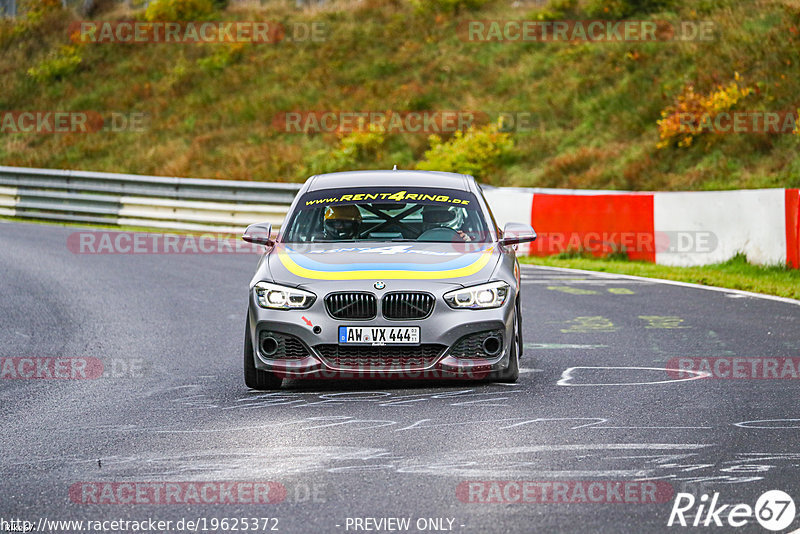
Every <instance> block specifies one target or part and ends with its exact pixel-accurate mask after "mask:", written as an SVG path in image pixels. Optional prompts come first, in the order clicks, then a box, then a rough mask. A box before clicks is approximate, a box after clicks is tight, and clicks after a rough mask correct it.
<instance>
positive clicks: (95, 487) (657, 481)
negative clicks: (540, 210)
mask: <svg viewBox="0 0 800 534" xmlns="http://www.w3.org/2000/svg"><path fill="white" fill-rule="evenodd" d="M76 231H79V229H77V228H66V227H54V226H45V225H37V224H22V223H8V222H5V223H0V302H2V313H0V341H1V342H2V354H0V357H2V358H4V362H3V364H2V366H0V372H2V373H3V375H4V376H3V379H2V380H0V414H1V415H2V432H0V444H2V456H1V457H0V476H2V480H3V485H2V489H0V517H2V518H3V519H4V520H8V519H9V518H11V519H14V518H16V519H22V520H26V521H30V522H32V523H33V524H34V525H35V527H34V528H37V529H38V528H41V530H45V531H49V532H67V531H68V532H88V531H90V530H87V529H86V528H83V526H82V527H81V529H77V528H74V525H73V526H72V528H64V529H58V528H57V527H54V526H53V525H52V524H51V523H49V522H50V521H57V520H59V521H60V520H84V521H89V520H91V521H109V520H136V521H139V520H145V519H154V520H163V521H167V520H169V521H172V522H173V523H172V525H175V524H176V522H178V521H180V520H183V521H184V523H183V526H184V529H183V530H179V529H176V528H175V527H174V526H173V527H171V528H170V529H169V531H170V532H190V531H191V532H203V531H206V532H213V531H228V532H232V531H234V529H233V528H230V527H231V526H232V523H231V522H229V523H227V526H228V527H229V528H227V529H223V528H220V527H219V525H217V527H218V528H212V520H216V521H220V520H222V519H224V518H239V519H237V521H238V522H240V525H239V527H238V528H237V529H236V530H238V531H242V530H244V529H243V528H242V524H244V521H242V520H241V518H276V519H277V521H275V520H273V519H270V520H269V521H259V524H258V525H257V527H258V528H257V529H256V530H258V531H262V530H263V531H271V530H272V529H273V527H274V528H276V529H277V530H278V531H280V532H292V533H294V532H356V531H361V532H364V531H368V530H366V529H367V528H372V529H373V530H371V531H377V530H380V531H389V530H390V527H392V525H394V526H397V524H395V523H387V522H386V521H385V520H386V519H387V518H409V519H410V523H409V525H410V526H409V527H408V528H407V529H406V530H395V531H409V532H420V531H426V532H442V531H452V532H459V533H483V532H578V531H582V532H670V531H672V532H674V531H686V532H694V531H698V530H701V531H703V532H731V531H735V532H768V531H767V530H765V529H764V528H762V527H761V526H760V525H759V524H758V523H757V522H756V521H755V519H752V518H751V519H750V520H749V522H748V523H747V524H745V525H744V526H743V527H740V528H732V527H730V526H729V525H728V524H727V523H725V526H724V527H714V526H710V527H708V528H705V529H704V528H703V527H692V526H689V527H686V528H681V527H679V526H673V527H667V522H668V519H669V516H670V511H671V509H672V506H673V503H674V500H675V496H676V495H677V494H678V493H680V492H683V493H689V494H692V495H693V496H696V497H697V502H698V504H699V503H700V496H702V495H704V494H705V495H709V496H711V495H713V494H714V493H718V494H719V497H718V499H719V503H726V504H735V503H743V504H748V505H750V506H755V504H756V500H757V499H758V497H759V496H760V495H761V494H762V493H764V492H765V491H767V490H773V489H776V490H783V491H785V492H787V493H788V494H789V495H791V496H792V497H794V500H795V501H796V502H797V504H798V512H800V500H799V499H800V387H799V386H800V374H799V373H800V370H798V369H797V363H798V360H797V358H798V357H800V306H797V305H794V304H789V303H785V302H780V301H777V300H768V299H760V298H750V297H746V296H742V295H740V294H735V293H730V292H720V291H708V290H702V289H696V288H688V287H680V286H674V285H665V284H659V283H654V282H649V281H642V280H633V279H626V278H623V277H615V276H608V275H607V276H595V275H584V274H576V273H574V272H567V271H559V270H551V269H539V268H533V267H530V268H529V267H526V268H524V269H523V281H524V296H523V318H524V321H523V327H524V342H525V347H526V348H525V354H524V357H523V360H522V368H523V371H522V373H523V374H522V375H521V378H520V380H519V382H518V383H517V384H515V385H502V384H482V383H453V382H452V381H450V382H448V381H440V382H435V383H432V382H431V381H419V382H415V383H413V384H408V383H402V382H397V381H363V380H362V381H346V382H343V381H333V380H328V381H325V380H317V381H291V382H289V383H288V384H285V385H284V388H283V389H282V390H281V391H280V392H274V393H264V392H255V391H249V390H248V389H247V388H246V387H245V386H244V383H243V380H242V368H241V367H242V362H241V360H242V340H243V331H244V321H245V310H246V298H247V284H248V282H249V280H250V277H251V276H252V273H253V272H254V268H255V264H256V261H257V256H255V255H253V254H160V255H155V254H154V255H133V254H116V255H114V254H102V255H82V254H75V253H73V252H71V251H70V250H69V249H68V248H67V237H68V236H69V235H70V234H71V233H73V232H76ZM24 358H59V359H63V358H67V359H82V360H81V361H83V362H84V364H85V362H86V361H89V362H90V367H91V365H93V364H91V362H97V361H98V360H99V361H100V362H102V372H103V374H102V375H99V374H95V376H92V377H90V378H92V379H78V378H76V379H55V378H53V379H47V378H45V379H20V378H17V379H14V378H13V377H12V376H9V374H10V373H13V372H16V371H19V370H20V369H22V367H21V366H20V365H18V364H19V363H20V361H21V359H24ZM791 358H795V359H794V360H793V359H791ZM95 359H96V360H95ZM679 359H683V360H679ZM691 359H694V360H691ZM678 361H684V362H685V361H690V362H692V361H695V362H698V366H700V365H706V366H708V365H711V369H712V375H711V376H710V377H706V378H703V377H704V376H706V374H704V373H703V372H702V371H697V372H694V373H692V372H687V373H684V374H683V375H679V374H678V373H677V372H676V371H667V369H675V365H676V362H678ZM8 362H10V363H8ZM720 362H722V363H721V364H720ZM68 363H69V364H70V365H72V364H73V363H74V360H69V361H68ZM65 365H66V364H65ZM715 365H716V367H714V366H715ZM8 366H11V367H10V368H9V367H8ZM792 366H793V367H792ZM726 370H727V371H728V376H727V377H724V376H722V375H723V374H725V371H726ZM72 371H74V369H72ZM72 371H70V372H72ZM79 371H80V369H79ZM42 372H44V371H42ZM89 374H91V373H89ZM733 374H735V375H736V376H737V377H736V378H731V375H733ZM79 375H80V373H79ZM79 375H78V376H79ZM776 377H778V378H776ZM233 481H239V482H245V481H249V482H256V483H261V485H262V486H264V484H263V483H265V482H267V481H269V482H273V483H275V484H273V485H268V486H267V487H268V489H269V499H272V498H273V496H274V495H279V497H276V498H274V499H273V500H276V501H280V502H273V503H263V502H261V503H256V504H249V503H248V502H246V501H247V500H248V498H249V497H252V492H251V493H247V492H245V493H243V494H239V497H237V498H238V499H239V502H237V503H234V504H231V503H229V502H228V503H226V504H218V503H217V502H218V501H216V500H215V498H217V497H218V495H216V494H209V495H210V496H209V495H206V496H205V497H208V498H205V497H204V496H202V495H201V497H200V499H199V500H198V499H197V498H194V499H192V498H190V495H189V493H188V492H189V491H190V489H191V488H196V487H199V486H200V483H202V482H205V483H210V484H211V485H210V486H207V487H212V488H216V490H215V491H217V492H219V491H221V490H219V488H220V487H221V486H220V484H222V483H229V482H233ZM491 481H495V482H494V484H493V483H492V482H491ZM498 481H499V482H498ZM508 481H515V482H518V483H519V482H522V481H529V482H530V481H532V482H539V483H548V482H549V483H551V484H552V486H544V485H542V484H539V485H538V486H536V487H539V488H551V489H553V490H554V489H555V488H556V487H560V488H561V489H564V488H568V491H567V492H566V493H564V492H562V493H561V494H560V496H557V495H556V494H555V493H551V494H550V496H549V497H548V498H545V499H544V500H545V501H547V502H539V500H537V499H536V498H529V499H528V502H509V501H514V500H515V499H516V497H515V495H518V494H517V493H515V492H514V491H506V494H507V495H505V496H503V489H506V490H508V488H516V486H510V485H509V482H508ZM592 481H602V482H603V483H604V485H602V487H603V488H609V487H612V486H613V487H614V488H617V490H618V489H619V488H620V487H626V488H634V490H635V489H636V488H642V487H644V486H643V484H641V483H642V482H643V481H653V485H652V486H650V487H651V488H652V487H657V488H658V494H657V497H658V498H656V499H655V501H657V502H652V501H653V499H650V501H649V502H641V501H642V500H645V501H647V500H648V499H646V498H643V497H641V496H638V497H637V495H638V494H637V495H631V496H628V497H626V496H625V493H624V490H620V491H623V493H622V496H623V497H624V499H623V500H624V501H625V502H619V500H620V499H619V498H618V497H619V495H618V493H616V491H617V490H612V491H605V492H604V493H602V492H601V493H598V491H599V490H598V489H597V488H598V487H600V486H595V488H594V490H591V491H593V492H594V493H592V495H594V497H597V496H598V495H599V499H598V498H595V499H594V500H591V499H588V498H586V497H584V498H581V495H582V494H581V493H578V494H575V491H576V488H578V487H579V486H580V488H583V489H586V488H588V487H589V486H588V484H589V483H590V482H592ZM187 482H196V483H198V484H197V485H191V484H185V483H187ZM125 483H128V484H129V485H128V486H124V484H125ZM130 483H137V484H138V485H130ZM158 483H173V484H172V486H173V488H175V487H177V488H178V489H179V490H180V493H173V494H172V496H173V501H172V502H170V500H169V498H168V497H167V496H166V494H163V493H162V494H161V496H160V497H158V499H156V500H158V501H159V502H158V503H156V504H153V503H152V500H148V499H151V498H152V495H155V494H156V493H155V492H156V491H161V490H160V489H158V488H162V486H158ZM178 483H184V484H178ZM470 483H472V484H474V485H473V486H470V485H469V484H470ZM582 483H585V484H582ZM147 484H150V486H146V485H147ZM215 484H216V485H215ZM615 484H616V485H615ZM624 484H627V486H621V485H624ZM134 487H136V488H139V489H140V490H141V492H142V493H141V494H137V496H136V497H133V495H134V491H138V489H137V490H131V489H130V488H134ZM253 487H254V486H253ZM520 487H522V486H520ZM120 488H125V490H124V491H122V490H120ZM142 488H145V489H142ZM147 488H150V489H147ZM152 488H157V489H152ZM163 488H166V486H163ZM187 488H189V489H187ZM476 488H477V489H476ZM498 488H501V489H499V490H498ZM580 488H578V489H580ZM262 489H263V487H262ZM164 491H166V489H164ZM209 491H211V490H209ZM253 491H254V492H255V490H253ZM273 491H275V493H274V494H273V493H272V492H273ZM104 492H107V493H104ZM283 492H285V493H283ZM120 495H122V496H124V499H121V500H128V501H130V500H131V499H134V500H136V499H138V500H139V501H141V502H124V503H120V502H114V501H115V499H117V498H119V497H120ZM215 495H216V496H215ZM650 496H651V497H652V493H651V494H650ZM261 497H264V494H261ZM262 500H264V499H262ZM487 500H488V501H490V502H485V501H487ZM517 500H519V499H517ZM709 500H710V499H709ZM165 501H166V502H165ZM476 501H477V502H476ZM498 501H504V502H498ZM553 501H555V502H553ZM609 501H611V502H609ZM706 504H708V503H706ZM696 509H697V506H695V507H694V509H692V510H688V511H687V512H686V514H685V515H686V519H687V521H693V520H694V518H695V515H697V514H696V513H695V512H696ZM730 509H731V507H729V508H728V509H727V511H726V513H723V514H721V520H722V521H725V518H726V515H727V512H728V511H730ZM798 515H800V514H798ZM704 518H705V516H704V515H702V517H701V519H704ZM373 519H374V520H375V521H379V520H384V522H383V523H374V522H372V520H373ZM356 520H360V521H356ZM187 521H191V522H198V521H199V522H200V523H199V524H196V525H193V526H194V528H188V526H187V523H186V522H187ZM379 524H380V525H381V527H378V528H375V527H376V526H377V525H379ZM712 524H713V523H712ZM47 525H50V528H46V526H47ZM203 525H204V526H205V528H203ZM110 527H113V525H109V528H110ZM798 528H800V517H798V518H797V519H796V520H795V521H794V523H792V524H791V526H789V527H787V528H785V529H783V530H782V531H783V532H789V531H792V530H796V529H798ZM249 530H250V531H251V532H252V530H253V529H252V528H249ZM111 531H113V529H111ZM117 531H127V532H130V530H124V529H117Z"/></svg>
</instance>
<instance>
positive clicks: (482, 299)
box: [444, 282, 508, 309]
mask: <svg viewBox="0 0 800 534" xmlns="http://www.w3.org/2000/svg"><path fill="white" fill-rule="evenodd" d="M506 297H508V284H506V283H505V282H490V283H488V284H481V285H479V286H472V287H465V288H464V289H456V290H455V291H450V292H449V293H445V294H444V300H445V302H447V304H448V305H449V306H450V307H451V308H466V309H485V308H499V307H500V306H502V305H503V303H504V302H505V301H506Z"/></svg>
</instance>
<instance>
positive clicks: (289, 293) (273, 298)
mask: <svg viewBox="0 0 800 534" xmlns="http://www.w3.org/2000/svg"><path fill="white" fill-rule="evenodd" d="M253 289H254V290H255V292H256V300H257V301H258V305H259V306H261V307H262V308H271V309H273V310H305V309H306V308H310V307H311V305H312V304H314V301H315V300H316V299H317V296H316V295H315V294H314V293H311V292H309V291H303V290H302V289H297V288H294V287H284V286H279V285H277V284H270V283H269V282H258V283H257V284H256V285H255V287H254V288H253Z"/></svg>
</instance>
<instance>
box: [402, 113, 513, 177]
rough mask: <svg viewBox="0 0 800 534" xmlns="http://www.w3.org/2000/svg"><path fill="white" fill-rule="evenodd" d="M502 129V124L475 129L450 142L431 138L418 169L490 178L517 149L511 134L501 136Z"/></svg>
mask: <svg viewBox="0 0 800 534" xmlns="http://www.w3.org/2000/svg"><path fill="white" fill-rule="evenodd" d="M500 126H501V125H500V123H499V122H498V123H495V124H489V125H486V126H484V127H482V128H475V127H474V126H471V127H470V128H469V129H468V130H467V131H466V132H462V131H458V132H456V133H455V134H454V135H453V137H452V138H451V139H450V140H449V141H446V142H443V141H442V139H441V137H439V136H438V135H431V136H430V137H428V142H429V143H430V149H429V150H427V151H426V152H425V160H424V161H421V162H419V163H418V164H417V169H421V170H427V171H447V172H459V173H464V174H471V175H472V176H475V177H476V178H479V177H483V178H486V177H488V176H489V175H490V174H491V172H492V171H494V170H496V169H497V167H499V166H500V164H501V163H503V161H504V160H507V159H509V157H510V156H511V154H512V152H513V149H514V140H513V139H512V138H511V134H509V133H505V132H501V131H500Z"/></svg>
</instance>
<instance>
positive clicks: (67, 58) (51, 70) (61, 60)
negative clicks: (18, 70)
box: [28, 45, 83, 83]
mask: <svg viewBox="0 0 800 534" xmlns="http://www.w3.org/2000/svg"><path fill="white" fill-rule="evenodd" d="M82 61H83V58H81V54H80V49H79V48H78V47H77V46H74V45H64V46H61V47H60V48H58V49H57V50H55V51H54V52H51V53H50V54H49V55H48V56H47V57H46V58H45V59H43V60H42V61H41V62H39V64H38V65H36V66H34V67H31V68H29V69H28V76H30V77H31V78H33V79H34V80H36V81H37V82H39V83H46V82H50V81H55V80H60V79H62V78H64V77H65V76H68V75H69V74H72V73H73V72H75V71H76V70H78V67H79V66H80V64H81V62H82Z"/></svg>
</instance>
